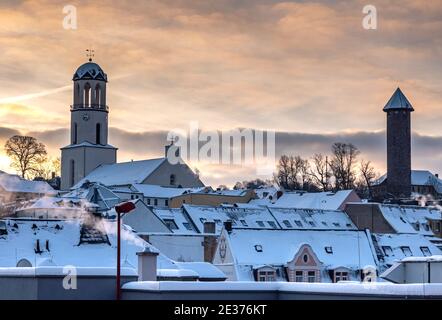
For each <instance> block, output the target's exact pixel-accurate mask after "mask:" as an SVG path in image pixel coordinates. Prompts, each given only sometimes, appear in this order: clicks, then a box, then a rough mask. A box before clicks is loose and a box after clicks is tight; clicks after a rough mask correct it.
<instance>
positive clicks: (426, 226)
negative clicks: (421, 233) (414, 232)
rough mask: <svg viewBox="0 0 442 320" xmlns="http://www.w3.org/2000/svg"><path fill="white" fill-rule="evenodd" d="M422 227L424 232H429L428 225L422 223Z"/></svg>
mask: <svg viewBox="0 0 442 320" xmlns="http://www.w3.org/2000/svg"><path fill="white" fill-rule="evenodd" d="M422 226H423V227H424V230H425V231H429V230H430V227H429V226H428V223H423V224H422Z"/></svg>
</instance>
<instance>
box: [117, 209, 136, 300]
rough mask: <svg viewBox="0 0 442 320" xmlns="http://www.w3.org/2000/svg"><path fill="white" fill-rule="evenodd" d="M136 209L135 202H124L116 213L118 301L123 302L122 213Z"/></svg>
mask: <svg viewBox="0 0 442 320" xmlns="http://www.w3.org/2000/svg"><path fill="white" fill-rule="evenodd" d="M133 209H135V205H134V204H133V202H123V203H120V204H118V205H116V206H115V211H116V212H117V288H116V289H117V291H116V299H117V300H121V281H120V278H121V266H120V260H121V258H120V257H121V216H120V214H121V213H128V212H130V211H132V210H133Z"/></svg>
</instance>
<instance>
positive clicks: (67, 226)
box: [0, 219, 220, 278]
mask: <svg viewBox="0 0 442 320" xmlns="http://www.w3.org/2000/svg"><path fill="white" fill-rule="evenodd" d="M2 221H4V222H5V225H6V229H7V234H6V235H1V236H0V252H1V254H0V268H10V267H15V266H16V265H17V263H18V262H19V261H20V260H21V259H26V260H28V261H29V262H30V263H31V265H32V266H33V267H35V266H37V267H56V266H65V265H73V266H76V267H83V268H115V265H116V235H115V233H116V232H115V231H116V227H115V225H116V223H115V222H109V221H105V220H100V222H99V223H100V225H97V226H96V227H97V228H99V230H102V231H103V232H104V233H105V234H106V235H107V237H108V240H109V244H108V243H93V244H92V243H80V238H81V232H80V230H81V228H82V221H83V220H71V221H35V220H34V221H27V220H22V219H6V220H2ZM37 239H39V242H40V249H41V251H42V252H41V253H36V252H35V249H36V243H37ZM47 241H48V243H47V246H46V242H47ZM146 246H148V247H150V249H151V250H152V251H155V252H158V250H157V249H156V248H154V247H153V246H151V245H150V244H148V243H147V242H145V241H144V240H142V239H141V238H139V237H138V236H136V235H135V234H134V233H133V232H132V231H130V229H128V228H125V227H124V228H123V229H122V249H121V257H122V267H123V268H132V269H134V270H135V271H136V270H137V268H138V258H137V255H136V253H137V252H140V251H143V250H144V248H145V247H146ZM204 266H207V269H204ZM157 267H158V269H159V270H158V273H159V274H160V273H161V270H163V269H165V270H191V271H192V270H193V272H196V273H197V274H198V275H199V273H198V271H200V272H201V273H202V275H203V277H205V278H210V276H211V275H212V276H213V278H219V275H220V273H219V272H220V271H219V270H218V269H216V268H215V269H214V268H212V266H208V264H207V263H201V264H200V265H189V268H187V267H186V263H180V264H177V263H176V262H175V261H172V260H170V259H169V258H167V257H166V256H164V255H163V254H161V253H160V254H159V256H158V260H157ZM203 269H204V270H203ZM214 270H215V271H216V272H215V271H214Z"/></svg>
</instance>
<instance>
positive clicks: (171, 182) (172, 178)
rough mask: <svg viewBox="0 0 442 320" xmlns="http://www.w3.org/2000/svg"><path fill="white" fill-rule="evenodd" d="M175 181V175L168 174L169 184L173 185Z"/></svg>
mask: <svg viewBox="0 0 442 320" xmlns="http://www.w3.org/2000/svg"><path fill="white" fill-rule="evenodd" d="M175 183H176V177H175V175H174V174H171V175H170V182H169V184H170V185H171V186H174V185H175Z"/></svg>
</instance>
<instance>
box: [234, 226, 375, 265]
mask: <svg viewBox="0 0 442 320" xmlns="http://www.w3.org/2000/svg"><path fill="white" fill-rule="evenodd" d="M226 234H227V236H228V242H229V247H230V249H231V250H232V253H233V256H234V259H235V261H236V262H237V263H238V264H240V265H252V266H255V265H285V264H286V263H287V262H289V261H291V260H292V259H293V258H294V257H295V255H296V254H297V253H298V251H299V249H300V248H301V246H302V245H303V244H308V245H309V246H310V247H311V248H312V249H313V251H314V253H315V254H316V256H317V257H318V259H319V260H320V262H321V263H322V264H323V266H324V267H325V268H326V269H334V268H337V267H346V268H349V269H353V270H357V269H362V268H364V267H366V266H373V267H376V261H375V258H374V256H373V252H372V250H371V246H370V242H369V239H368V237H367V234H366V233H365V232H363V231H319V230H318V231H316V230H249V229H233V230H232V231H231V233H226ZM257 245H259V246H261V248H260V249H262V251H261V250H260V251H261V252H259V251H258V250H256V247H255V246H257ZM326 247H331V250H328V251H329V252H332V253H327V250H326ZM359 259H360V260H359Z"/></svg>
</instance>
